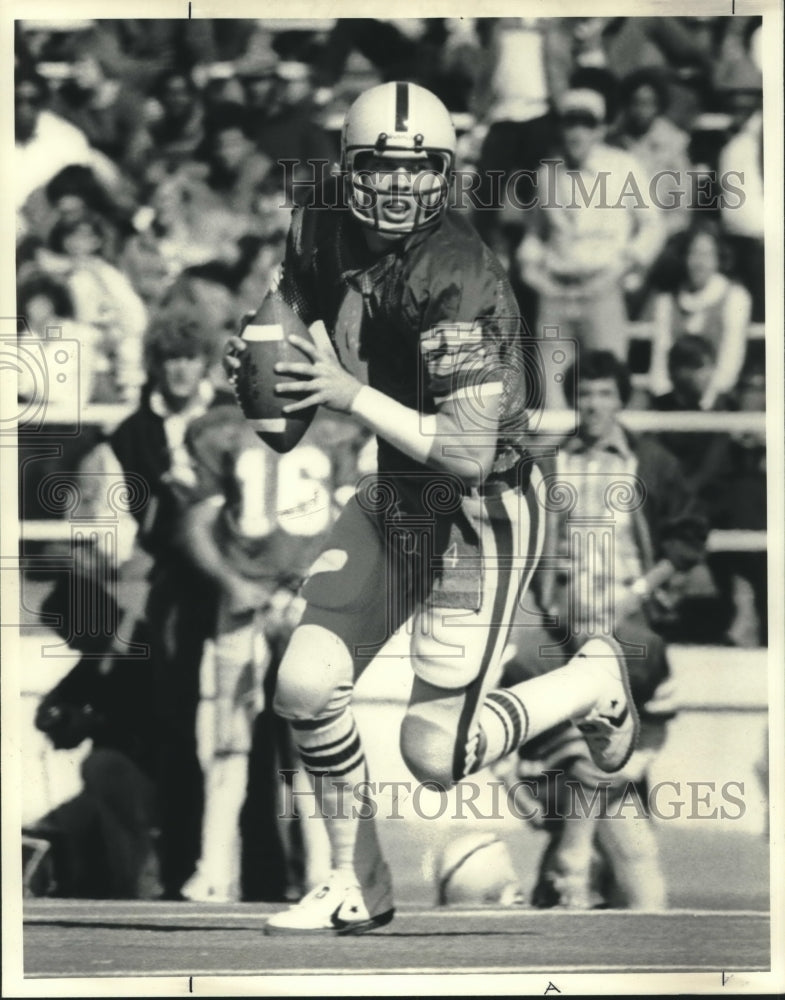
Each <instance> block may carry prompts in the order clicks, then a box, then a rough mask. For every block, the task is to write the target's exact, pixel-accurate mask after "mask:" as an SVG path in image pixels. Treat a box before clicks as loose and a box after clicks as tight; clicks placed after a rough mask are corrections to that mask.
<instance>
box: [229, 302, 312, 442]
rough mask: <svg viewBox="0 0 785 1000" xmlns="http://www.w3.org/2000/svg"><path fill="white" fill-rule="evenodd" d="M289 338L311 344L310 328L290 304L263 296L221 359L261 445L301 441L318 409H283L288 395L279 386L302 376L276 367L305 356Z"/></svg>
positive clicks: (289, 400) (241, 406) (302, 358)
mask: <svg viewBox="0 0 785 1000" xmlns="http://www.w3.org/2000/svg"><path fill="white" fill-rule="evenodd" d="M291 337H295V338H299V339H300V340H302V341H304V342H305V343H306V344H312V343H313V340H312V338H311V334H310V332H309V331H308V328H307V327H306V326H305V324H304V323H303V322H302V320H301V319H300V318H299V317H298V316H297V315H296V314H295V313H294V311H293V310H292V309H290V308H289V306H287V305H286V304H285V303H284V302H281V301H279V300H277V299H266V300H265V302H264V303H263V304H262V306H261V308H260V309H259V311H258V312H257V313H256V315H254V316H253V317H252V318H251V319H250V320H249V321H248V322H247V323H246V325H245V326H244V327H243V330H242V332H241V336H240V337H232V339H231V340H230V341H229V345H228V349H227V353H226V355H225V358H224V366H225V368H226V371H227V374H228V376H229V378H230V380H231V381H232V383H233V385H234V391H235V395H236V396H237V401H238V403H239V404H240V408H241V409H242V411H243V414H244V415H245V417H246V418H247V420H248V421H249V423H250V424H251V426H252V427H253V429H254V430H255V431H256V433H257V434H258V435H259V437H260V438H261V439H262V440H263V441H264V442H265V444H268V445H269V446H270V447H271V448H272V449H273V450H274V451H277V452H279V453H282V452H287V451H291V450H292V448H294V447H295V445H297V444H299V442H300V440H301V438H302V436H303V435H304V434H305V432H306V431H307V430H308V427H309V426H310V424H311V421H312V420H313V417H314V414H315V413H316V406H310V407H308V408H307V409H302V410H297V411H296V412H294V413H288V412H286V411H285V409H284V408H285V407H286V405H287V404H288V403H291V401H292V400H291V397H287V396H286V395H284V394H283V393H281V391H280V387H281V385H282V384H283V383H286V382H298V381H300V380H301V379H302V376H297V375H293V376H289V377H288V378H287V377H286V376H283V377H282V376H281V374H279V372H278V371H276V366H277V365H281V364H292V363H296V362H300V361H306V360H307V356H306V355H305V354H304V353H303V351H302V350H301V349H300V348H299V347H297V346H295V344H294V343H292V342H291V340H290V338H291Z"/></svg>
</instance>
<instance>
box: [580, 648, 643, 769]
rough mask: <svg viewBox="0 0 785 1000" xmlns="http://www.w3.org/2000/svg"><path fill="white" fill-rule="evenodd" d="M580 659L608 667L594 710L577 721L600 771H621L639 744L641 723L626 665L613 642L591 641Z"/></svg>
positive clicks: (619, 649)
mask: <svg viewBox="0 0 785 1000" xmlns="http://www.w3.org/2000/svg"><path fill="white" fill-rule="evenodd" d="M577 656H579V657H585V658H587V659H592V660H596V661H597V662H598V664H601V665H602V666H603V668H605V666H606V664H607V668H606V674H607V683H606V684H605V689H604V691H603V694H602V696H601V697H600V698H598V699H597V701H596V702H595V704H594V706H593V707H592V709H591V711H590V712H588V713H587V714H586V715H585V716H583V718H581V719H577V720H576V721H575V724H576V726H577V727H578V729H579V730H580V731H581V733H583V738H584V739H585V740H586V744H587V746H588V748H589V753H591V756H592V760H593V761H594V763H595V764H596V765H597V767H598V768H599V769H600V770H601V771H605V772H606V773H607V774H613V773H614V772H616V771H620V770H621V769H622V768H623V767H624V765H625V764H626V763H627V761H628V760H629V759H630V757H631V756H632V753H633V751H634V750H635V745H636V743H637V742H638V732H639V730H640V722H639V720H638V713H637V711H636V709H635V705H634V704H633V701H632V691H631V690H630V679H629V676H628V674H627V664H626V662H625V660H624V654H623V653H622V651H621V647H620V646H619V644H618V643H617V642H615V641H614V640H613V639H590V640H589V641H588V642H587V643H585V645H583V646H582V647H581V649H580V650H579V651H578V653H577Z"/></svg>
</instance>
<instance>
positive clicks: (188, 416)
mask: <svg viewBox="0 0 785 1000" xmlns="http://www.w3.org/2000/svg"><path fill="white" fill-rule="evenodd" d="M211 350H212V345H211V339H210V337H209V336H208V333H207V331H206V330H205V329H204V328H203V326H202V324H201V321H200V317H199V316H198V315H196V316H195V315H194V314H193V313H189V312H187V311H186V310H184V309H182V308H180V309H172V310H171V311H170V312H166V313H164V312H161V313H158V314H157V315H156V316H154V317H153V319H152V321H151V324H150V327H149V330H148V332H147V336H146V339H145V358H146V368H147V373H148V382H147V384H146V385H145V389H144V392H143V394H142V400H141V403H140V405H139V408H138V409H137V410H136V411H135V412H134V413H132V414H131V415H130V416H129V417H127V418H126V419H125V420H124V421H123V422H122V423H121V424H120V425H119V426H118V427H117V429H116V430H115V431H114V433H113V434H112V435H111V437H110V438H109V440H108V441H107V442H105V443H102V444H101V445H99V446H98V447H97V448H96V449H95V450H94V452H93V453H91V455H90V456H88V460H89V468H90V469H91V470H92V471H95V472H100V473H101V474H103V475H116V476H119V477H121V478H122V477H123V476H125V477H126V479H127V481H129V488H132V489H133V488H134V487H133V481H132V480H129V479H128V477H129V476H131V474H133V476H135V477H137V478H138V479H140V480H141V481H143V482H144V483H146V484H147V487H148V490H149V495H148V496H147V498H146V502H145V503H143V504H140V505H139V506H138V509H136V510H134V512H133V514H127V515H125V516H124V517H123V518H122V519H121V524H120V527H119V535H120V543H119V548H120V553H119V559H120V562H121V563H123V562H124V561H125V560H127V559H130V558H132V556H133V553H134V551H135V550H136V548H141V549H142V550H143V551H144V552H145V553H147V554H148V555H149V556H151V557H152V559H153V567H152V571H151V579H150V585H149V595H148V598H147V601H146V612H145V617H146V620H147V628H148V636H149V640H148V641H149V643H150V655H151V659H152V663H153V677H154V696H153V697H154V718H155V726H156V732H157V734H158V736H159V737H160V741H159V744H158V748H159V751H160V752H159V757H158V760H157V763H156V781H157V799H158V807H159V822H160V824H161V840H160V861H161V882H162V886H163V892H164V894H165V895H167V896H169V897H174V898H177V897H178V896H179V892H180V888H181V886H182V884H183V882H184V881H185V880H186V879H187V878H188V877H189V876H190V875H191V874H192V873H193V870H194V866H195V863H196V860H197V858H198V856H199V829H200V823H201V810H202V775H201V771H200V769H199V762H198V758H197V752H196V728H195V726H196V723H195V719H196V708H197V705H198V700H199V685H198V664H199V663H200V661H201V657H202V651H203V647H204V643H205V641H206V639H207V638H208V637H209V636H210V635H211V634H212V629H213V624H214V620H215V609H216V594H215V590H214V588H213V587H212V586H211V585H210V582H209V581H208V580H206V579H205V578H203V577H201V576H200V575H199V574H198V573H197V572H196V571H195V570H194V567H193V566H192V565H191V564H190V563H189V562H188V561H187V560H186V559H185V557H184V555H183V553H182V551H181V549H180V548H179V547H178V544H177V525H178V524H179V519H180V516H181V511H182V503H181V499H180V497H181V493H180V491H179V489H178V488H177V486H176V485H173V484H174V483H176V482H177V481H179V480H185V481H187V479H188V477H189V476H191V462H190V458H189V455H188V451H187V448H186V445H185V435H186V431H187V429H188V426H189V424H190V423H191V422H192V421H193V420H196V419H197V418H198V417H200V416H202V415H203V414H204V413H206V412H207V410H208V409H209V408H210V407H211V406H213V405H218V404H221V403H224V404H230V403H231V404H232V405H234V397H233V396H232V395H231V394H230V393H228V392H225V393H220V392H217V391H216V390H215V389H214V388H213V387H212V386H211V385H210V383H209V382H208V381H207V380H206V378H205V374H206V371H207V365H208V360H209V358H210V355H211ZM195 675H196V676H195Z"/></svg>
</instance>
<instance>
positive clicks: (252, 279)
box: [234, 229, 286, 315]
mask: <svg viewBox="0 0 785 1000" xmlns="http://www.w3.org/2000/svg"><path fill="white" fill-rule="evenodd" d="M285 244H286V233H285V231H282V230H280V229H278V230H275V229H274V230H272V231H271V232H270V233H269V234H267V235H264V236H256V235H253V234H250V235H248V236H241V237H240V240H239V241H238V249H239V251H240V256H239V258H238V260H237V264H236V265H235V269H234V281H235V285H234V291H235V295H236V297H237V304H236V313H237V314H238V315H243V314H244V313H246V312H250V311H251V310H255V309H256V308H257V306H258V304H259V303H260V302H261V301H262V299H263V298H264V296H265V295H266V294H267V292H268V291H269V290H270V285H271V284H272V279H273V274H274V272H275V269H276V268H277V267H278V266H279V264H280V263H281V261H282V260H283V251H284V246H285Z"/></svg>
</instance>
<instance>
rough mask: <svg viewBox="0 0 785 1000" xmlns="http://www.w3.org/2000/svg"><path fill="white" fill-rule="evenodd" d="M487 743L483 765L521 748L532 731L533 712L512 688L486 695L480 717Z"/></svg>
mask: <svg viewBox="0 0 785 1000" xmlns="http://www.w3.org/2000/svg"><path fill="white" fill-rule="evenodd" d="M479 723H480V727H481V728H482V731H483V733H484V734H485V741H486V745H485V748H484V753H483V760H482V766H483V767H484V766H486V765H487V764H493V762H494V761H497V760H499V759H500V758H502V757H506V756H507V754H509V753H512V751H513V750H517V749H518V747H519V746H520V745H521V744H522V743H524V742H525V741H526V739H527V737H528V733H529V714H528V712H527V711H526V706H525V705H524V704H523V702H522V701H521V699H520V698H519V697H518V695H517V694H515V692H514V691H510V690H503V691H502V690H499V691H491V692H490V694H488V695H486V697H485V701H484V703H483V706H482V708H481V709H480V717H479Z"/></svg>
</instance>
